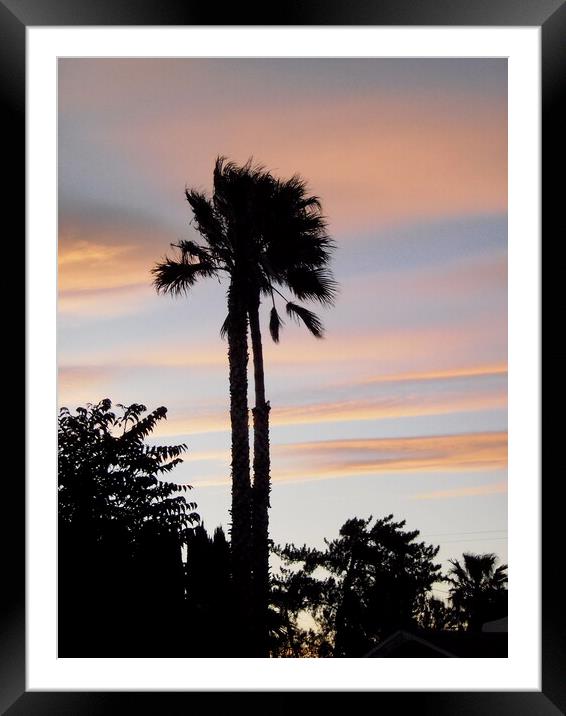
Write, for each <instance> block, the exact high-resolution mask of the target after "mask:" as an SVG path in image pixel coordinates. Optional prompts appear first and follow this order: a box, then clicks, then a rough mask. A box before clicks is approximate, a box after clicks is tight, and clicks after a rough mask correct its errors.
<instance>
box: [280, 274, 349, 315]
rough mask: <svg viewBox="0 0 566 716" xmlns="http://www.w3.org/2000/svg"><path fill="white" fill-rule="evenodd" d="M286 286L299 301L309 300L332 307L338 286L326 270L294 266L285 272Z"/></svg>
mask: <svg viewBox="0 0 566 716" xmlns="http://www.w3.org/2000/svg"><path fill="white" fill-rule="evenodd" d="M287 284H288V286H289V288H290V289H291V291H293V293H294V294H295V296H296V297H297V298H298V299H300V300H301V301H305V300H310V301H318V302H319V303H321V304H323V305H326V306H332V305H333V303H334V300H335V298H336V294H337V292H338V284H337V283H336V281H335V280H334V278H333V277H332V274H331V273H330V271H329V270H328V269H324V268H308V267H303V266H296V267H295V268H292V269H289V270H288V271H287Z"/></svg>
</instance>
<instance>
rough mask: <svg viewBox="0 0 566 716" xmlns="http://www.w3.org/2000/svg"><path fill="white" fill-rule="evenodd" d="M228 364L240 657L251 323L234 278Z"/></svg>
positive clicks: (247, 559)
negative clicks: (249, 328) (249, 329)
mask: <svg viewBox="0 0 566 716" xmlns="http://www.w3.org/2000/svg"><path fill="white" fill-rule="evenodd" d="M228 316H229V320H228V363H229V371H230V372H229V376H230V423H231V429H232V512H231V515H232V526H231V532H230V537H231V539H230V543H231V554H232V579H233V585H234V615H233V626H234V632H235V633H234V640H235V644H234V645H235V648H237V649H238V650H239V654H238V656H249V655H251V654H250V653H249V648H250V646H249V645H250V638H249V633H250V629H251V628H252V624H251V621H252V611H251V604H252V602H251V596H252V592H251V587H252V585H251V487H250V446H249V415H248V375H247V367H248V337H247V336H248V326H247V312H246V306H245V299H244V293H243V291H242V290H241V289H240V287H239V286H238V283H237V280H235V279H233V280H232V282H231V284H230V288H229V289H228Z"/></svg>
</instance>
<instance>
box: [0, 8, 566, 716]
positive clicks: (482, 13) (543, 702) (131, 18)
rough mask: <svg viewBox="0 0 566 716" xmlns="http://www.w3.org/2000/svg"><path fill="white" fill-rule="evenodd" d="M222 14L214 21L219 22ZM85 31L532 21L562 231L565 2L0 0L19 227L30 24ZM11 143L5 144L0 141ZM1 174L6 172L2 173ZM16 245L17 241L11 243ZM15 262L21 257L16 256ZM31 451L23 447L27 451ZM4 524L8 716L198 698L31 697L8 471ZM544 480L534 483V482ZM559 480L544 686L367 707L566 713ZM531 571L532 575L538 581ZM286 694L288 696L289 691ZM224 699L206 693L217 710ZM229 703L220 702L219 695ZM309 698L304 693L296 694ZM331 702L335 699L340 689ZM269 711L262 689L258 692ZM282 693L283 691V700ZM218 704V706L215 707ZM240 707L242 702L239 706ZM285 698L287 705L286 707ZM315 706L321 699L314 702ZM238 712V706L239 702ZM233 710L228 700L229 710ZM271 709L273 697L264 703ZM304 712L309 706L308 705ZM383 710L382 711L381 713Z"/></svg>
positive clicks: (551, 207)
mask: <svg viewBox="0 0 566 716" xmlns="http://www.w3.org/2000/svg"><path fill="white" fill-rule="evenodd" d="M219 18H220V20H219ZM47 25H49V26H81V25H98V26H105V25H162V26H171V25H189V26H204V25H208V26H211V25H243V26H245V25H287V26H294V25H336V26H341V25H402V26H404V25H422V26H449V25H454V26H539V27H540V28H541V37H542V132H543V141H542V177H543V187H544V194H543V203H542V209H543V211H542V217H543V221H542V223H543V227H544V228H545V229H546V232H547V234H548V235H550V230H551V228H552V227H554V226H556V227H558V226H559V225H560V224H559V219H558V216H557V213H558V211H559V207H560V203H559V201H558V192H559V191H563V181H562V180H557V179H556V177H560V176H561V175H562V172H561V169H562V159H561V155H560V152H559V151H557V149H556V148H557V147H559V146H560V145H561V141H560V140H561V136H560V134H561V133H562V131H563V127H564V126H566V122H565V117H564V111H563V110H561V109H560V107H559V99H560V95H561V93H562V94H563V87H564V82H563V80H564V77H566V0H348V1H346V0H343V1H342V2H341V1H340V0H326V2H320V0H287V2H285V3H284V4H282V5H279V4H265V5H264V6H263V7H262V8H259V9H258V8H256V7H254V6H253V5H251V4H248V5H245V6H244V5H243V4H242V3H232V4H227V5H226V7H223V6H222V4H219V3H214V4H204V5H201V4H198V7H197V4H196V3H192V2H191V1H190V0H185V1H184V2H178V1H177V0H128V1H126V0H0V38H1V40H0V57H1V61H0V93H1V96H2V100H3V102H2V105H3V108H4V110H3V113H2V119H3V126H4V138H5V142H6V144H9V145H10V148H11V149H13V150H14V151H13V153H12V154H11V156H10V158H9V160H8V167H5V176H9V177H10V181H9V183H7V185H6V187H5V193H4V199H5V206H6V207H10V210H11V211H10V213H11V214H12V215H15V216H17V217H18V219H19V220H20V221H21V220H22V219H23V220H24V225H25V191H24V189H25V99H26V95H25V66H26V40H25V34H26V28H27V27H29V26H47ZM7 139H8V141H6V140H7ZM6 169H7V171H6ZM13 243H17V242H13ZM20 260H21V257H20ZM30 449H32V447H30V446H28V450H30ZM5 477H6V480H5V482H4V488H5V490H7V492H5V494H4V504H5V505H6V507H7V506H8V505H10V509H9V510H8V509H5V510H4V518H5V520H6V519H7V513H8V512H10V518H9V519H10V520H11V521H12V523H11V525H10V541H9V543H8V542H5V543H4V549H3V550H2V552H3V561H4V566H3V577H4V580H3V582H4V587H3V590H2V591H3V597H4V608H3V610H2V613H1V617H0V620H1V631H0V677H1V683H0V686H1V688H0V709H1V710H2V713H8V714H10V716H19V715H22V716H23V715H24V714H25V716H33V715H35V714H56V715H58V716H59V715H61V716H62V715H63V714H82V713H88V714H103V713H104V714H111V713H122V712H123V711H125V710H132V711H134V712H138V713H140V712H141V713H146V712H150V713H153V714H156V713H162V714H176V713H186V712H188V711H189V709H190V708H191V707H194V706H195V701H194V699H195V694H194V692H186V693H185V692H151V693H145V692H144V693H136V692H114V693H106V692H89V693H86V692H30V691H26V686H25V524H24V523H25V494H24V493H25V480H24V478H23V476H21V475H17V474H16V473H15V472H14V473H13V474H12V476H11V478H10V479H8V477H9V476H8V475H5ZM541 482H542V481H541ZM558 485H559V480H555V481H552V479H548V480H546V481H545V482H544V483H542V488H543V489H542V498H543V499H542V504H543V508H542V509H543V512H542V544H543V552H542V597H543V599H542V604H543V609H542V630H541V635H542V663H541V671H542V689H541V691H539V692H509V691H497V692H407V691H405V692H374V693H373V694H372V699H373V700H374V701H373V704H372V705H373V708H377V709H380V710H382V712H385V713H387V712H388V711H389V709H399V708H400V707H401V708H406V709H407V710H408V711H409V713H411V712H417V713H431V714H435V715H437V716H442V715H443V714H447V715H448V714H450V716H453V715H455V714H458V715H461V716H466V715H468V714H469V715H472V714H500V715H503V714H513V715H514V716H521V715H523V714H524V715H525V716H527V715H528V716H532V715H534V714H536V715H537V716H546V715H547V714H548V716H551V715H555V714H559V713H565V712H566V677H565V675H566V640H565V636H564V609H563V603H562V596H561V595H562V591H561V590H560V589H558V588H556V584H553V580H555V579H556V578H557V576H558V568H557V566H556V565H557V564H559V563H560V562H561V560H560V558H559V552H558V549H559V547H560V545H561V537H562V534H561V532H560V533H559V530H560V526H561V520H559V519H558V510H559V509H561V508H560V505H561V501H560V500H559V499H558V497H559V495H558V490H559V487H558ZM534 576H536V575H534ZM288 695H289V696H291V695H292V693H289V694H288ZM221 696H222V694H221V693H218V692H214V693H210V692H209V693H207V694H206V702H207V707H208V708H209V709H210V708H211V707H212V709H213V710H214V709H215V708H217V707H215V705H214V704H215V703H216V699H217V698H220V697H221ZM224 696H225V695H224ZM304 696H306V694H304V695H303V697H304ZM336 696H338V694H336ZM258 697H259V698H261V700H262V701H263V699H264V698H266V702H265V703H266V706H267V704H268V701H267V700H268V699H269V694H268V693H259V694H258ZM286 697H287V693H286V694H285V697H284V698H286ZM211 699H214V701H211ZM237 700H238V701H239V700H240V699H239V698H238V699H237ZM285 703H287V701H285V700H284V701H283V704H285ZM319 703H320V702H319ZM238 705H239V704H238ZM231 707H232V708H233V707H234V705H233V704H232V705H231ZM269 708H272V702H269ZM307 708H308V706H307ZM383 710H385V711H383Z"/></svg>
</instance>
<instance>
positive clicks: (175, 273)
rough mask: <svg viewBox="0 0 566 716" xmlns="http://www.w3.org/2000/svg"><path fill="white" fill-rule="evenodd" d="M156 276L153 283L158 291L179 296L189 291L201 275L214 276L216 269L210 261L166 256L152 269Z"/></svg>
mask: <svg viewBox="0 0 566 716" xmlns="http://www.w3.org/2000/svg"><path fill="white" fill-rule="evenodd" d="M151 273H152V274H153V275H154V276H155V278H154V279H153V285H154V286H155V288H156V290H157V292H158V293H169V294H171V295H173V296H179V295H181V294H184V293H187V291H188V290H189V288H190V287H191V286H192V285H193V284H194V283H195V282H196V281H197V280H198V279H199V278H201V277H207V276H213V275H214V274H215V273H216V269H215V268H214V266H213V265H212V264H209V263H190V262H189V261H187V260H184V259H183V258H181V259H180V260H176V259H170V258H169V257H167V256H166V257H165V260H164V261H163V262H162V263H159V264H157V265H156V266H154V267H153V268H152V269H151Z"/></svg>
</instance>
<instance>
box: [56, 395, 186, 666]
mask: <svg viewBox="0 0 566 716" xmlns="http://www.w3.org/2000/svg"><path fill="white" fill-rule="evenodd" d="M116 408H117V409H118V410H117V411H115V410H113V409H112V404H111V402H110V400H102V401H101V402H100V403H98V404H96V405H93V404H88V405H87V406H86V407H79V408H77V409H76V411H75V414H73V413H71V412H70V411H69V410H68V409H67V408H62V409H61V411H60V414H59V441H58V450H59V656H104V657H106V656H123V657H125V656H159V655H168V656H174V655H176V654H177V653H179V654H181V653H186V650H187V645H186V644H183V643H182V641H183V640H182V638H181V639H178V638H177V636H178V635H177V634H175V632H174V631H172V630H171V628H170V627H166V626H164V625H163V624H162V623H161V620H162V616H163V614H164V613H170V614H174V613H175V612H178V610H180V609H181V608H182V607H183V605H184V601H185V577H184V564H183V558H182V549H183V545H185V544H186V542H187V539H188V538H189V535H190V533H191V526H192V525H194V524H196V523H197V522H198V515H197V514H196V513H195V512H194V509H195V504H194V503H191V502H187V500H186V498H185V496H184V494H182V493H183V492H185V491H186V490H187V489H188V486H186V485H185V486H179V485H177V484H174V483H171V482H167V481H166V479H167V478H168V477H169V475H170V473H171V471H172V470H173V469H174V468H175V466H176V465H178V464H179V462H180V461H181V457H180V455H181V454H182V453H183V452H184V451H185V450H186V447H185V446H184V445H174V446H156V445H148V444H146V438H147V437H148V436H149V435H150V433H151V432H152V431H153V429H154V427H155V425H156V424H157V422H158V421H159V420H162V419H164V418H165V415H166V410H165V408H158V409H157V410H154V411H153V412H150V413H148V414H147V415H144V413H146V408H145V406H143V405H140V404H133V405H130V406H123V405H120V404H118V405H117V406H116ZM164 478H165V479H164Z"/></svg>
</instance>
